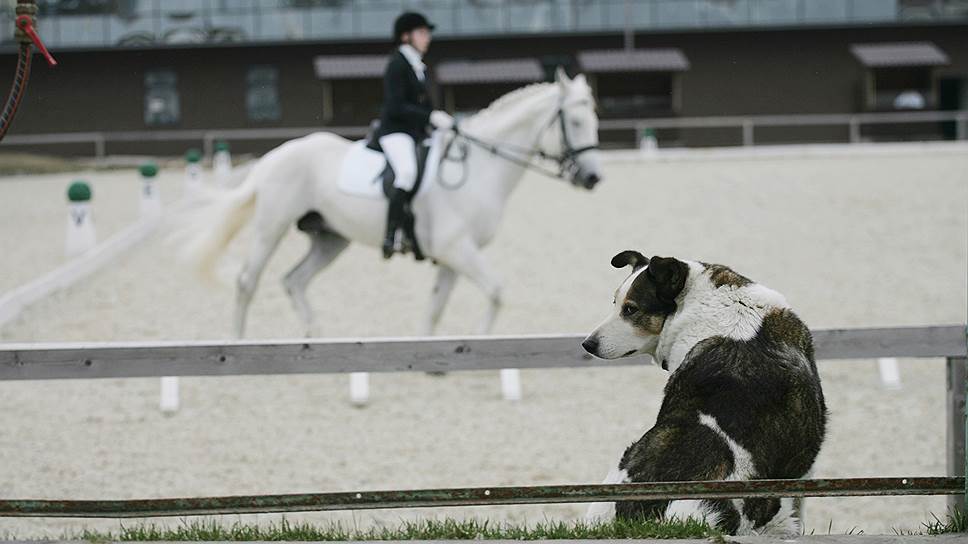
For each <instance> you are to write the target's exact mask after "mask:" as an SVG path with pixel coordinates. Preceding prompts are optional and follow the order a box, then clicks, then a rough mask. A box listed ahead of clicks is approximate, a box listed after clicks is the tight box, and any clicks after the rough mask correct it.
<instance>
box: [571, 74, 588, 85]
mask: <svg viewBox="0 0 968 544" xmlns="http://www.w3.org/2000/svg"><path fill="white" fill-rule="evenodd" d="M571 82H572V83H574V84H576V85H582V86H585V85H588V80H587V79H585V74H578V75H577V76H575V78H574V79H572V80H571Z"/></svg>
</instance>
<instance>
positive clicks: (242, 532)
mask: <svg viewBox="0 0 968 544" xmlns="http://www.w3.org/2000/svg"><path fill="white" fill-rule="evenodd" d="M717 535H718V533H716V532H715V531H714V530H712V529H710V528H709V526H707V525H706V524H705V523H704V522H701V521H695V520H692V519H688V520H686V521H684V522H680V521H654V520H639V521H620V520H616V521H613V522H609V523H596V524H586V523H583V522H574V523H569V522H560V521H548V522H544V523H538V524H535V525H528V526H524V525H512V524H506V523H504V524H499V523H491V522H489V521H486V520H476V519H469V520H453V519H444V520H425V521H407V522H403V523H402V524H401V525H399V526H398V527H395V528H393V527H381V528H370V529H355V528H353V529H350V528H347V527H344V526H342V525H341V524H339V523H331V524H325V525H313V524H310V523H291V522H289V521H288V520H286V519H283V520H282V521H280V522H278V523H271V524H268V525H248V524H243V523H238V522H236V523H234V524H232V525H223V524H221V523H220V522H218V521H214V520H206V521H183V522H182V523H181V525H179V526H177V527H159V526H157V525H152V524H141V525H136V526H133V527H125V526H124V525H122V526H121V529H120V531H119V532H117V533H112V532H98V531H89V530H85V531H82V532H80V533H77V534H73V535H69V536H67V537H66V539H73V540H86V541H88V542H106V541H180V542H188V541H217V540H221V541H280V540H292V541H334V540H356V541H360V540H497V539H500V540H545V539H549V540H557V539H630V538H663V539H675V538H706V537H715V536H717Z"/></svg>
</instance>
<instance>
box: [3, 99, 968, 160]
mask: <svg viewBox="0 0 968 544" xmlns="http://www.w3.org/2000/svg"><path fill="white" fill-rule="evenodd" d="M912 123H953V124H954V127H955V134H954V136H955V139H956V140H961V141H964V140H966V139H968V110H952V111H899V112H869V113H798V114H788V115H742V116H708V117H664V118H663V117H659V118H626V119H602V120H601V121H600V122H599V129H600V130H609V131H633V132H634V134H635V143H636V146H635V147H636V148H642V147H643V142H644V141H646V140H647V139H649V138H655V131H656V130H666V129H714V128H721V129H736V130H737V131H738V136H739V139H738V140H737V141H738V142H739V143H741V144H742V145H743V146H744V147H749V146H754V145H757V142H756V138H755V134H756V129H757V127H760V128H767V127H816V126H842V127H844V129H845V134H846V136H847V138H846V140H847V142H849V143H851V144H857V143H861V142H863V135H862V128H863V127H865V126H871V125H905V124H912ZM368 129H369V127H367V126H333V125H320V126H311V127H263V128H238V129H229V128H226V129H211V130H207V129H188V130H151V131H118V132H60V133H49V134H15V135H11V136H8V137H7V138H6V140H4V145H8V146H32V147H36V146H41V145H64V144H90V145H91V146H92V149H93V151H94V156H95V157H96V158H98V159H103V158H104V157H105V156H107V154H108V152H107V146H108V144H109V143H118V142H182V143H185V144H186V145H197V144H198V143H201V145H202V148H203V151H204V154H205V156H206V157H212V156H213V154H214V152H215V146H216V143H217V141H218V140H223V141H254V140H265V141H271V140H277V141H279V142H280V143H281V142H283V141H286V140H290V139H293V138H299V137H302V136H305V135H307V134H311V133H313V132H317V131H326V132H333V133H335V134H339V135H341V136H344V137H347V138H359V137H362V136H364V135H365V134H366V133H367V130H368ZM832 143H833V142H832ZM656 145H657V144H656Z"/></svg>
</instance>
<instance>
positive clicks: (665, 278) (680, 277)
mask: <svg viewBox="0 0 968 544" xmlns="http://www.w3.org/2000/svg"><path fill="white" fill-rule="evenodd" d="M645 273H646V274H648V275H649V276H651V277H652V281H654V282H655V293H656V296H657V297H658V298H659V300H661V301H662V302H666V303H669V304H675V302H676V297H677V296H679V293H681V292H682V289H683V288H684V287H685V286H686V276H688V275H689V265H687V264H686V263H684V262H682V261H680V260H678V259H674V258H672V257H652V259H651V260H650V261H649V268H648V270H646V271H645Z"/></svg>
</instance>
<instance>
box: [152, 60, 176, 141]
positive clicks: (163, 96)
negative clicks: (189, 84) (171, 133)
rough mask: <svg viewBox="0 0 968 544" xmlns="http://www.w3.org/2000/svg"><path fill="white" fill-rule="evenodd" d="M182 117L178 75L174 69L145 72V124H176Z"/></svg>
mask: <svg viewBox="0 0 968 544" xmlns="http://www.w3.org/2000/svg"><path fill="white" fill-rule="evenodd" d="M180 118H181V107H180V105H179V100H178V76H177V75H175V72H174V70H168V69H161V70H149V71H147V72H145V125H147V126H149V127H159V126H167V125H174V124H176V123H178V121H179V119H180Z"/></svg>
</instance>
